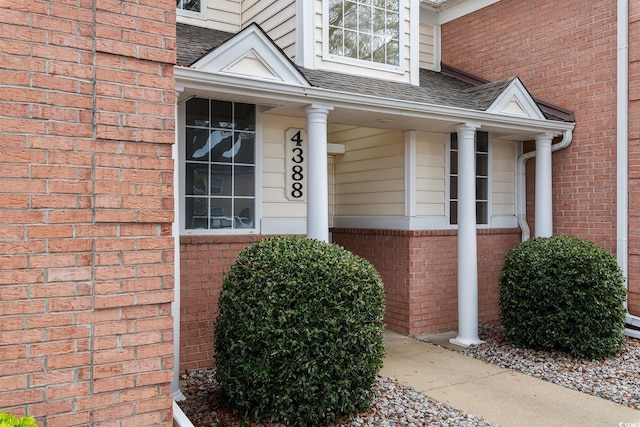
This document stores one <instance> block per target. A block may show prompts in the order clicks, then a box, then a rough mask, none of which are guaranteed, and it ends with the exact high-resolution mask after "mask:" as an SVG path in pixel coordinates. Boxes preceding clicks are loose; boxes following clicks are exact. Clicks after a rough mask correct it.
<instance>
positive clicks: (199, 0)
mask: <svg viewBox="0 0 640 427" xmlns="http://www.w3.org/2000/svg"><path fill="white" fill-rule="evenodd" d="M176 11H177V13H178V15H182V16H190V17H192V18H201V19H206V15H205V14H206V11H207V0H176Z"/></svg>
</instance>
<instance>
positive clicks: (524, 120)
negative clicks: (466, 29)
mask: <svg viewBox="0 0 640 427" xmlns="http://www.w3.org/2000/svg"><path fill="white" fill-rule="evenodd" d="M174 77H175V80H176V86H180V87H184V88H192V89H197V90H202V91H203V92H207V91H208V92H222V93H226V94H233V95H239V96H244V97H256V98H264V99H265V100H268V102H266V104H267V105H273V104H274V103H275V104H278V103H281V102H297V103H300V104H301V105H309V104H313V103H321V104H330V105H333V106H334V107H336V108H351V109H355V110H360V111H370V112H378V113H383V114H386V115H394V114H395V115H402V116H407V117H415V118H429V119H436V120H442V121H445V122H451V123H454V124H455V123H467V122H470V121H473V122H478V123H480V124H482V125H484V126H495V127H499V128H502V129H505V130H519V131H525V132H535V133H541V132H542V133H544V132H552V133H553V132H556V133H557V134H560V133H562V132H563V131H565V130H573V128H574V126H575V124H574V123H572V122H560V121H553V120H540V119H533V118H529V117H517V116H507V115H500V114H495V113H488V112H485V111H477V110H468V109H464V108H457V107H449V106H442V105H434V104H425V103H422V102H416V101H406V100H400V99H389V98H381V97H378V96H373V95H365V94H362V93H351V92H340V91H333V90H328V89H323V88H318V87H312V86H300V85H294V84H283V83H279V82H272V81H262V80H253V79H248V78H241V77H238V76H229V75H224V74H212V73H205V72H201V71H198V70H194V69H190V68H186V67H178V66H176V67H174Z"/></svg>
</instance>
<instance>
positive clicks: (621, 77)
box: [616, 0, 640, 338]
mask: <svg viewBox="0 0 640 427" xmlns="http://www.w3.org/2000/svg"><path fill="white" fill-rule="evenodd" d="M617 60H618V64H617V65H618V67H617V83H618V85H617V88H616V91H617V96H616V99H617V109H616V110H617V117H616V120H617V124H618V125H617V129H616V132H617V137H616V151H617V158H616V161H617V199H618V203H617V211H616V215H617V227H616V228H617V240H616V253H617V258H618V265H619V266H620V268H621V269H622V273H623V274H624V277H626V278H627V279H628V275H627V271H628V267H629V261H628V258H627V255H628V251H629V223H628V218H629V191H628V190H629V170H628V168H629V163H628V162H629V2H628V0H618V55H617ZM625 283H626V286H627V289H628V288H629V282H628V280H627V281H626V282H625ZM627 298H628V293H627ZM625 308H627V317H626V322H627V324H629V325H633V326H638V327H640V317H638V316H633V315H631V314H630V313H629V311H628V306H627V303H626V301H625ZM625 333H626V334H627V335H628V336H631V337H634V338H640V332H639V331H636V330H633V329H630V328H627V329H625Z"/></svg>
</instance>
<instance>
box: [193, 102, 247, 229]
mask: <svg viewBox="0 0 640 427" xmlns="http://www.w3.org/2000/svg"><path fill="white" fill-rule="evenodd" d="M186 110H187V111H186V144H185V148H184V149H185V160H186V164H185V168H184V173H185V175H184V182H185V189H184V194H185V216H186V221H185V227H186V228H188V229H196V228H200V229H224V228H227V229H236V228H253V227H254V218H253V215H254V212H255V206H254V205H255V106H254V105H251V104H240V103H233V102H228V101H217V100H209V99H203V98H193V99H190V100H189V101H187V106H186Z"/></svg>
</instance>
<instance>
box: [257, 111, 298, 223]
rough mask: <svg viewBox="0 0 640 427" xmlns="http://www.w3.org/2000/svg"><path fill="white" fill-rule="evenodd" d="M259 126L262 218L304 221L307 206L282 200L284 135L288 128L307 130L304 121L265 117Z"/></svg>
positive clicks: (283, 191)
mask: <svg viewBox="0 0 640 427" xmlns="http://www.w3.org/2000/svg"><path fill="white" fill-rule="evenodd" d="M262 125H263V137H262V138H263V139H262V217H263V218H306V216H307V204H306V203H305V202H296V201H291V200H289V199H287V197H286V196H285V189H284V187H285V159H284V152H285V140H284V134H285V131H286V130H287V129H288V128H299V129H306V128H307V121H306V120H305V119H300V118H292V117H283V116H273V115H268V114H265V115H263V116H262Z"/></svg>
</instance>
